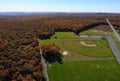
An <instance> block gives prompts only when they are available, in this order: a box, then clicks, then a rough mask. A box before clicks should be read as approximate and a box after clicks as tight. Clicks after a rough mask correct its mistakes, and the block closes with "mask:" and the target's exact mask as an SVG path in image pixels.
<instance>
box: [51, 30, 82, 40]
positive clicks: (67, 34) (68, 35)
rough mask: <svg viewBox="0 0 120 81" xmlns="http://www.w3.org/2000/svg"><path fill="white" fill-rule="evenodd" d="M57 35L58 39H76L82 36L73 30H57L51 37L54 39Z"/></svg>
mask: <svg viewBox="0 0 120 81" xmlns="http://www.w3.org/2000/svg"><path fill="white" fill-rule="evenodd" d="M55 37H57V39H76V38H80V37H79V36H77V35H76V34H75V33H73V32H55V35H54V36H52V37H51V38H52V39H54V38H55Z"/></svg>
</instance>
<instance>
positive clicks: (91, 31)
mask: <svg viewBox="0 0 120 81" xmlns="http://www.w3.org/2000/svg"><path fill="white" fill-rule="evenodd" d="M79 34H80V35H88V36H92V35H98V36H102V37H106V35H105V33H104V32H103V31H100V30H87V31H84V32H81V33H79Z"/></svg>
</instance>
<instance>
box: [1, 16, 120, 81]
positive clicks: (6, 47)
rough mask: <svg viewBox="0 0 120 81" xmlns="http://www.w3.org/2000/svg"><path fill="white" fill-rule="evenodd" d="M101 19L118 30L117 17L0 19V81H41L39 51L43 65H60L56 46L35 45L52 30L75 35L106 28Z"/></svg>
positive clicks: (3, 17)
mask: <svg viewBox="0 0 120 81" xmlns="http://www.w3.org/2000/svg"><path fill="white" fill-rule="evenodd" d="M105 18H108V19H109V20H110V22H111V23H112V24H113V25H114V27H115V29H118V28H120V14H46V15H44V14H41V15H26V16H0V81H45V77H44V75H43V69H42V67H43V65H42V63H41V54H40V48H41V49H42V50H43V57H44V58H45V60H46V62H49V63H53V62H56V61H57V62H59V63H62V59H61V58H59V57H61V54H60V53H59V50H60V48H59V47H58V46H57V45H54V44H53V45H43V46H39V40H45V39H50V37H51V36H53V35H54V34H55V32H56V31H62V32H69V31H71V32H74V33H75V34H77V35H78V34H79V33H80V32H82V31H85V30H88V29H90V28H94V27H95V26H98V25H107V22H106V20H105ZM106 29H107V28H103V30H106Z"/></svg>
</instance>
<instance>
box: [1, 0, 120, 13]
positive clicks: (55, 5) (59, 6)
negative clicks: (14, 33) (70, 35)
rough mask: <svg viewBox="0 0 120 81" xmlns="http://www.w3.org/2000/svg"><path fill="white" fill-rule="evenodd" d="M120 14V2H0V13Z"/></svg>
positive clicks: (2, 0) (36, 0) (113, 0)
mask: <svg viewBox="0 0 120 81" xmlns="http://www.w3.org/2000/svg"><path fill="white" fill-rule="evenodd" d="M13 11H22V12H111V13H120V0H0V12H13Z"/></svg>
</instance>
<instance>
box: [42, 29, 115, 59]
mask: <svg viewBox="0 0 120 81" xmlns="http://www.w3.org/2000/svg"><path fill="white" fill-rule="evenodd" d="M89 32H90V31H89ZM87 33H88V32H87ZM93 33H94V32H92V35H93ZM95 34H96V32H95ZM99 35H100V33H99ZM101 35H103V33H102V34H101ZM55 36H57V39H56V38H54V36H53V37H51V39H48V40H41V41H40V42H41V44H56V45H58V46H59V47H60V49H61V50H60V51H61V53H63V52H64V51H67V52H68V55H66V56H64V59H68V60H70V59H72V60H73V59H84V58H89V57H90V58H105V57H114V56H113V53H112V51H111V49H110V48H109V45H108V42H107V40H103V39H96V40H80V37H79V36H77V35H75V34H74V33H72V32H56V34H55ZM81 41H84V42H85V43H92V44H95V45H96V46H95V47H87V46H83V45H82V44H81V43H80V42H81Z"/></svg>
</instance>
